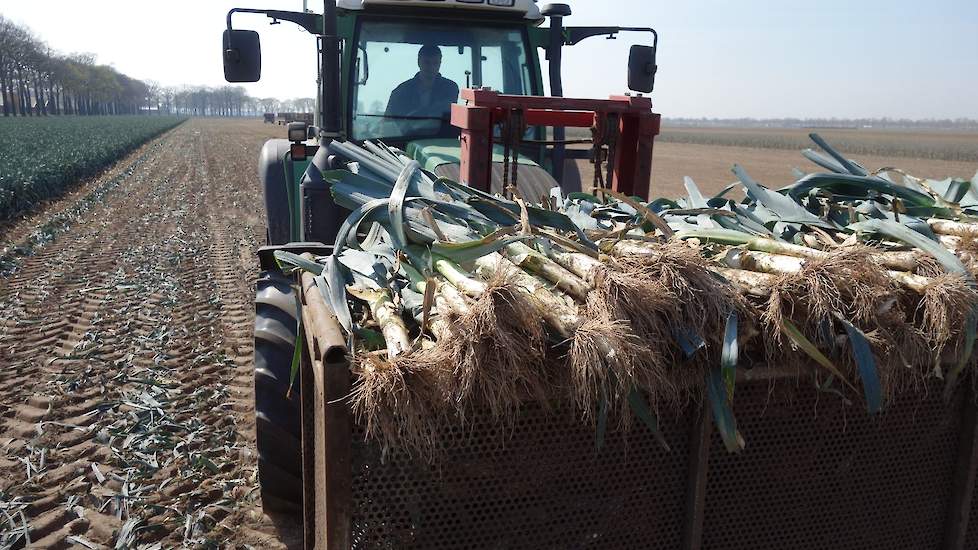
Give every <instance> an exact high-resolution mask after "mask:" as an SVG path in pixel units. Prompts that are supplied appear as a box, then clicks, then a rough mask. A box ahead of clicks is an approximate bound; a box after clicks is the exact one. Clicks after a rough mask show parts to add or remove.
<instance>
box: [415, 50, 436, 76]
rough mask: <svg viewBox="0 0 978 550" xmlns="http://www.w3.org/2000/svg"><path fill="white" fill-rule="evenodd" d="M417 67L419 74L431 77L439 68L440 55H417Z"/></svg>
mask: <svg viewBox="0 0 978 550" xmlns="http://www.w3.org/2000/svg"><path fill="white" fill-rule="evenodd" d="M418 69H420V70H421V76H423V77H425V78H432V77H434V76H435V75H437V74H438V71H439V70H440V69H441V56H440V55H430V54H427V55H419V56H418Z"/></svg>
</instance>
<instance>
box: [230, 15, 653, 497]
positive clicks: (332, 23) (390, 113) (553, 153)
mask: <svg viewBox="0 0 978 550" xmlns="http://www.w3.org/2000/svg"><path fill="white" fill-rule="evenodd" d="M235 13H255V14H263V15H265V16H267V17H269V18H272V19H273V23H275V22H278V21H289V22H292V23H295V24H298V25H299V26H301V27H302V28H304V29H305V30H306V31H308V32H309V33H310V34H312V35H313V36H314V37H315V39H316V43H317V51H318V52H319V53H320V54H321V55H320V60H321V63H320V66H319V73H318V79H317V83H318V85H319V93H318V98H317V101H318V109H317V111H318V112H317V113H316V117H315V122H314V124H313V125H312V126H307V125H306V124H305V123H302V122H298V123H291V124H289V127H288V139H273V140H270V141H268V142H267V143H266V144H265V146H264V148H263V149H262V151H261V154H260V167H259V173H260V177H261V179H262V182H263V184H264V199H265V208H266V214H267V243H266V244H267V246H264V247H262V248H261V250H260V251H259V257H260V262H261V269H262V272H261V276H260V278H259V280H258V284H257V296H256V300H255V304H256V317H255V410H256V419H257V447H258V455H259V456H258V465H259V478H260V483H261V492H262V499H263V503H264V506H265V508H266V509H268V510H272V511H279V512H285V513H290V514H294V513H297V512H299V511H301V508H302V496H303V488H302V479H303V478H302V470H301V450H302V442H301V429H300V428H301V426H300V416H301V415H300V393H301V392H300V391H299V386H300V384H299V383H296V384H294V387H293V390H292V392H289V391H288V389H289V386H290V371H291V365H292V361H293V354H294V350H295V346H296V339H297V322H296V320H297V318H298V315H299V311H298V310H299V307H298V300H297V296H296V291H295V289H294V288H293V286H292V284H293V281H292V280H291V279H290V278H288V277H286V276H284V275H283V274H282V273H281V272H280V271H279V270H278V268H277V267H276V264H275V261H274V258H273V253H274V251H275V250H281V249H286V250H291V251H293V252H297V253H299V252H307V251H308V252H314V253H320V254H325V253H328V251H329V250H330V249H331V247H330V246H326V245H323V244H320V243H332V242H333V240H334V238H335V236H336V233H337V231H338V229H339V227H340V224H341V223H342V222H343V220H344V219H345V217H346V214H347V213H345V212H344V211H343V210H342V209H341V208H339V207H338V206H336V205H335V204H334V203H333V201H332V199H331V197H330V194H329V188H328V185H327V184H326V183H325V182H324V180H323V177H322V173H323V172H324V171H326V170H332V169H340V168H344V167H346V165H347V164H348V163H349V162H351V161H353V160H355V159H352V158H349V157H348V156H345V155H344V154H343V152H342V151H340V149H341V147H338V146H337V144H341V143H342V142H345V141H353V142H363V141H365V140H381V141H383V142H385V143H387V144H389V145H392V146H396V147H398V148H400V149H402V150H404V151H405V152H407V154H408V155H409V156H411V157H413V158H414V159H415V160H417V161H418V162H419V163H420V164H421V165H422V166H423V167H424V169H426V170H429V171H430V172H432V173H433V174H435V175H437V176H441V177H449V178H452V179H456V180H460V181H462V182H463V183H468V182H466V181H465V178H464V177H460V176H464V174H461V173H460V170H461V165H462V158H463V156H464V152H463V147H462V144H461V143H460V133H461V132H460V131H459V129H458V128H456V127H454V126H453V125H452V124H451V110H452V109H451V105H452V104H455V103H459V102H460V99H459V90H460V89H466V88H470V89H476V90H487V89H492V90H495V91H498V92H500V93H502V94H506V95H507V96H543V95H544V75H543V72H542V70H541V59H540V56H541V55H545V56H546V58H547V59H548V61H549V75H548V78H549V91H550V93H551V95H552V96H562V84H561V49H562V48H563V47H565V46H572V45H575V44H577V43H578V42H580V41H582V40H584V39H586V38H588V37H593V36H605V37H608V38H615V37H616V35H617V34H618V33H619V32H622V31H636V32H643V33H648V34H649V35H651V36H650V38H651V41H652V44H651V45H650V46H643V45H636V46H632V49H631V53H630V56H629V61H628V82H629V88H631V89H632V91H634V92H639V93H647V92H650V91H651V90H652V87H653V84H654V77H655V72H656V64H655V51H656V46H657V35H656V33H655V31H654V30H653V29H651V28H637V27H567V26H564V24H563V20H564V18H565V17H568V16H570V15H571V10H570V7H569V6H567V5H565V4H550V5H546V6H544V7H542V8H540V7H538V6H537V4H536V3H535V2H534V1H532V0H338V1H334V0H326V2H325V6H324V12H323V13H322V14H316V13H311V12H308V11H304V12H289V11H277V10H258V9H245V8H236V9H233V10H231V11H230V12H229V13H228V16H227V23H228V29H227V30H226V31H225V33H224V44H223V46H224V71H225V78H226V79H227V80H228V81H230V82H255V81H257V80H258V79H259V78H260V76H261V54H260V45H259V37H258V33H257V32H254V31H249V30H236V29H232V25H231V18H232V15H234V14H235ZM546 19H549V20H550V21H549V27H542V26H541V24H542V23H544V22H545V20H546ZM657 120H658V119H656V122H657ZM495 131H496V132H497V134H496V135H497V137H499V134H501V133H504V132H508V133H509V134H512V133H513V129H512V128H496V130H495ZM516 134H517V143H516V144H515V145H514V146H513V147H512V150H510V149H511V148H510V147H509V146H508V145H509V144H508V143H507V146H506V147H504V146H503V145H497V146H495V147H496V149H494V150H493V151H492V161H491V163H492V165H491V170H490V171H489V172H490V173H489V174H488V177H487V180H488V181H489V183H490V184H491V185H489V187H490V190H491V191H493V192H503V191H505V188H506V187H507V183H512V184H515V187H516V188H517V190H518V191H519V192H520V193H521V195H522V196H526V197H533V198H534V199H537V198H539V197H540V196H541V195H543V196H546V195H547V194H548V193H549V191H550V189H551V188H553V187H557V186H560V187H561V188H562V189H563V190H564V191H565V192H570V191H579V190H580V187H581V182H580V176H579V175H578V174H577V173H576V170H575V169H574V168H573V166H574V164H573V163H568V167H569V169H567V170H565V160H568V159H574V158H588V157H589V155H590V154H591V153H592V151H588V150H586V149H578V150H571V149H568V148H567V147H566V145H567V144H568V141H567V140H566V139H565V135H564V129H563V127H557V126H554V127H553V129H552V130H551V131H548V129H547V128H546V127H543V126H533V125H530V124H523V125H521V126H520V127H519V128H518V129H517V130H516ZM498 141H505V140H501V139H500V140H498ZM649 150H651V146H650V145H649ZM649 154H650V153H649ZM511 157H512V161H511ZM510 162H512V163H515V164H517V165H518V169H519V180H518V181H516V178H515V177H513V179H512V180H511V181H509V182H508V181H507V179H508V175H509V166H510ZM649 162H650V161H649ZM515 173H516V172H515V171H514V172H513V174H514V176H515ZM643 194H644V193H643Z"/></svg>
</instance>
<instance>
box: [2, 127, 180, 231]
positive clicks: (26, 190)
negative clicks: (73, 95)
mask: <svg viewBox="0 0 978 550" xmlns="http://www.w3.org/2000/svg"><path fill="white" fill-rule="evenodd" d="M183 120H184V119H183V118H180V117H168V116H160V117H155V116H104V117H34V118H4V119H0V222H3V221H8V220H10V219H12V218H14V217H16V216H18V215H21V214H23V213H24V212H27V211H28V210H30V209H31V208H34V207H35V206H37V204H38V203H40V202H42V201H45V200H49V199H52V198H55V197H57V196H59V195H61V194H62V193H64V192H65V191H66V190H68V189H69V188H70V187H71V186H72V185H73V184H74V183H76V182H78V180H80V179H81V178H85V177H88V176H91V175H93V174H96V173H98V172H99V171H100V170H102V169H104V168H105V167H106V166H108V165H110V164H111V163H113V162H115V161H116V160H118V159H119V158H120V157H122V156H123V155H125V154H126V153H128V152H129V151H132V150H133V149H135V148H136V147H138V146H139V145H141V144H143V143H145V142H146V141H147V140H149V139H151V138H153V137H155V136H157V135H159V134H161V133H162V132H164V131H166V130H168V129H170V128H173V127H174V126H176V125H177V124H179V123H180V122H182V121H183Z"/></svg>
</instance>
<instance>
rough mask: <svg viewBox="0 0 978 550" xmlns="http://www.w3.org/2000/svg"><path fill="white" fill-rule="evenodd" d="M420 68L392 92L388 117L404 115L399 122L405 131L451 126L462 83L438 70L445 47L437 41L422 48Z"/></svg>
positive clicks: (419, 59) (386, 114)
mask: <svg viewBox="0 0 978 550" xmlns="http://www.w3.org/2000/svg"><path fill="white" fill-rule="evenodd" d="M418 69H419V70H418V73H417V74H416V75H414V78H411V79H409V80H406V81H404V82H402V83H400V84H399V85H398V86H397V88H394V91H393V92H391V97H390V100H389V101H388V102H387V110H386V112H385V113H384V116H387V117H391V118H394V119H397V118H399V117H404V119H402V120H397V121H396V123H397V125H398V126H400V127H401V128H402V129H403V130H405V131H407V130H409V129H413V130H414V132H418V131H424V130H429V129H430V130H431V131H432V133H434V132H435V131H437V130H438V129H440V128H444V127H447V126H448V121H447V119H448V115H449V113H450V112H451V105H452V103H455V102H456V101H458V84H456V83H455V82H454V81H452V80H449V79H447V78H445V77H443V76H442V75H441V74H440V73H439V72H438V71H439V70H440V69H441V49H440V48H439V47H438V46H435V45H433V44H427V45H425V46H422V47H421V49H420V50H419V51H418ZM411 119H416V120H411ZM407 133H413V132H407Z"/></svg>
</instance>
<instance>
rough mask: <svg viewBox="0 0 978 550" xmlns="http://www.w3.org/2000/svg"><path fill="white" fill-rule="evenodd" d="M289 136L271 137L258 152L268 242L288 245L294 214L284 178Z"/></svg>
mask: <svg viewBox="0 0 978 550" xmlns="http://www.w3.org/2000/svg"><path fill="white" fill-rule="evenodd" d="M289 146H290V142H289V140H287V139H270V140H268V141H266V142H265V145H264V146H263V147H262V148H261V153H259V155H258V177H259V178H260V179H261V182H262V192H263V194H264V196H265V220H266V221H265V223H266V227H267V232H266V237H267V244H270V245H275V244H285V243H287V242H289V241H291V240H292V238H291V237H292V216H291V210H290V209H289V194H288V187H287V185H288V182H286V181H285V154H286V153H287V152H288V151H289Z"/></svg>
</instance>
